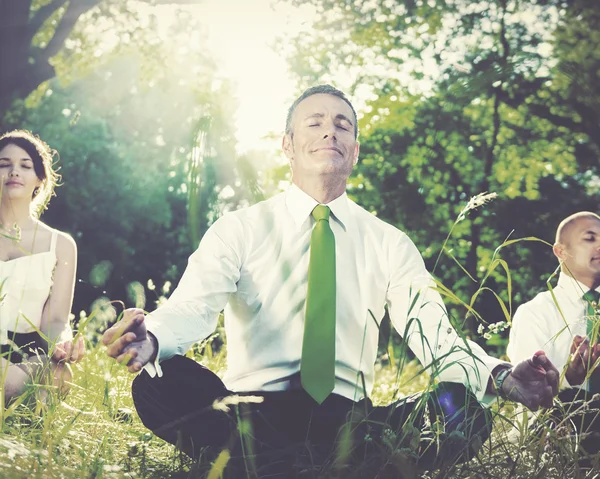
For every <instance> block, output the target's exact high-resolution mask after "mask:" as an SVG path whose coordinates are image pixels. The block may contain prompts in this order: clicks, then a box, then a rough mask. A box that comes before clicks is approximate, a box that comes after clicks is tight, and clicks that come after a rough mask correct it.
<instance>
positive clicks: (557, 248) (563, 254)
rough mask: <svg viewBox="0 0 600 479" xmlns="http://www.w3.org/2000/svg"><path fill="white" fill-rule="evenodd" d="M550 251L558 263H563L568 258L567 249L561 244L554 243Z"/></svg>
mask: <svg viewBox="0 0 600 479" xmlns="http://www.w3.org/2000/svg"><path fill="white" fill-rule="evenodd" d="M552 251H553V252H554V256H556V257H557V258H558V260H559V261H565V260H566V259H567V257H568V253H567V248H566V247H565V245H564V244H562V243H554V246H552Z"/></svg>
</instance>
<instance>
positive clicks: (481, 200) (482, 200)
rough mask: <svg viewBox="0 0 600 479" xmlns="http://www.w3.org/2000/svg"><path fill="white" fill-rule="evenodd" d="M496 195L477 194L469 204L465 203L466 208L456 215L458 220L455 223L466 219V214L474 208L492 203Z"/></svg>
mask: <svg viewBox="0 0 600 479" xmlns="http://www.w3.org/2000/svg"><path fill="white" fill-rule="evenodd" d="M497 196H498V195H497V194H496V193H488V192H487V191H485V192H483V193H479V194H478V195H475V196H473V197H472V198H471V199H470V200H469V202H468V203H467V206H465V207H464V208H463V210H462V211H461V212H460V214H459V215H458V219H457V220H456V221H462V220H464V219H465V218H466V216H467V213H468V212H469V211H471V210H474V209H476V208H479V207H480V206H483V205H485V204H486V203H487V202H489V201H492V200H493V199H495V198H496V197H497Z"/></svg>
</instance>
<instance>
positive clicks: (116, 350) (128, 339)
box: [106, 333, 135, 358]
mask: <svg viewBox="0 0 600 479" xmlns="http://www.w3.org/2000/svg"><path fill="white" fill-rule="evenodd" d="M133 341H135V334H134V333H127V334H125V335H123V336H121V337H119V338H118V339H115V340H114V341H113V342H112V343H110V344H109V346H108V348H107V349H106V354H108V355H109V356H110V357H111V358H116V357H118V356H119V355H121V354H122V353H123V351H124V349H125V347H126V346H127V345H129V344H131V343H132V342H133Z"/></svg>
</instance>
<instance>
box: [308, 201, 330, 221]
mask: <svg viewBox="0 0 600 479" xmlns="http://www.w3.org/2000/svg"><path fill="white" fill-rule="evenodd" d="M312 216H313V218H314V219H315V220H317V221H319V220H325V221H329V206H325V205H317V206H315V209H314V210H312Z"/></svg>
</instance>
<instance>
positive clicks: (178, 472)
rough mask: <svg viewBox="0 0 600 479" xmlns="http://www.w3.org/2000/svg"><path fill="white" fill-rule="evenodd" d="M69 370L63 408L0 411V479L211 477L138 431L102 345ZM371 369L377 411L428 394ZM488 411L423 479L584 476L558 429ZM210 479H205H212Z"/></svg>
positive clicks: (389, 369) (401, 467) (124, 388)
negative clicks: (528, 426)
mask: <svg viewBox="0 0 600 479" xmlns="http://www.w3.org/2000/svg"><path fill="white" fill-rule="evenodd" d="M224 359H225V352H224V351H219V352H216V353H214V354H213V353H212V350H210V348H209V349H208V351H207V354H204V355H203V362H204V363H205V364H206V365H207V366H208V367H210V368H212V369H213V370H215V371H217V372H219V373H220V372H222V370H223V365H224V362H225V361H224ZM74 370H75V374H76V378H75V381H74V384H73V387H72V389H71V392H70V394H69V396H68V397H67V399H66V400H65V401H62V402H60V401H56V400H55V398H53V397H52V395H51V399H50V401H48V404H47V405H46V406H44V407H41V406H40V404H39V403H37V404H35V402H34V399H35V398H34V396H35V388H32V389H31V390H30V391H28V393H26V395H27V396H28V398H26V399H29V402H30V405H29V406H25V405H24V403H25V402H27V401H24V402H23V403H22V404H20V405H19V406H17V407H14V408H8V409H6V410H5V414H4V420H3V423H2V432H1V434H0V477H2V478H66V479H71V478H86V479H89V478H126V477H128V478H188V477H190V478H191V477H200V473H199V471H200V470H202V471H208V470H210V467H211V465H210V464H206V463H205V464H201V466H200V467H198V466H194V465H193V464H192V463H191V462H190V461H189V460H188V459H187V458H185V457H182V455H181V454H179V453H178V452H177V451H176V450H175V448H174V447H173V446H171V445H168V444H166V443H165V442H164V441H162V440H161V439H158V438H156V437H154V436H153V435H152V434H151V433H150V432H148V431H147V430H146V429H145V428H144V426H143V425H142V424H141V422H140V421H139V419H138V418H137V415H136V414H135V411H134V408H133V404H132V401H131V394H130V385H131V381H132V379H133V376H132V375H130V374H129V373H128V372H127V371H126V370H125V369H124V368H122V367H120V366H118V365H117V364H116V363H115V362H114V361H112V360H109V359H108V358H107V357H106V356H105V354H104V348H103V347H102V346H99V345H98V346H94V347H92V348H91V350H88V354H87V356H86V358H85V359H84V360H83V361H82V362H81V363H79V364H77V365H76V366H75V368H74ZM376 370H377V379H376V385H375V388H374V391H373V395H372V399H373V401H374V402H375V403H376V404H387V403H389V402H390V401H392V399H393V396H394V394H395V393H396V392H397V389H398V388H399V389H400V392H401V393H402V394H410V393H413V392H416V391H420V390H424V389H426V388H427V386H428V378H427V376H426V375H425V374H422V375H420V376H418V377H416V378H415V374H416V373H417V372H418V371H419V370H420V366H419V365H418V364H417V363H415V362H411V363H408V364H405V365H404V367H403V370H402V372H401V373H399V372H398V370H397V368H396V367H395V366H394V363H393V361H385V362H384V365H382V363H381V362H379V363H378V364H377V367H376ZM32 401H33V403H32ZM493 409H494V411H495V412H496V419H495V424H496V431H495V433H494V434H493V436H492V438H493V439H492V440H491V441H488V442H487V443H486V444H485V445H484V447H483V448H482V451H481V453H480V454H479V456H478V457H477V458H475V459H473V460H472V461H470V462H469V463H466V464H462V465H458V466H455V467H453V468H450V469H446V470H443V471H432V472H427V473H424V474H423V475H422V477H428V478H434V477H460V478H467V477H469V478H479V477H481V478H494V479H499V478H502V479H504V478H510V477H515V478H516V477H523V478H530V477H531V478H534V477H538V478H545V477H549V478H553V477H556V478H562V479H564V478H569V477H582V478H583V477H590V478H591V477H593V476H592V475H590V474H585V473H584V472H581V471H578V469H577V466H576V465H575V464H574V462H573V461H574V459H576V458H577V455H578V453H577V452H576V451H574V450H573V443H574V441H572V440H570V439H569V438H566V437H565V434H566V433H567V432H568V431H567V430H566V429H565V430H564V431H562V432H560V431H559V432H558V433H557V432H553V431H549V433H548V436H547V439H546V440H541V439H539V438H537V437H533V436H531V435H527V434H525V433H524V431H525V428H523V427H521V428H520V429H519V427H518V426H519V422H518V421H519V420H520V419H519V418H520V417H522V416H515V414H514V412H515V409H514V407H513V406H512V405H510V404H509V405H504V407H503V408H502V409H500V410H497V408H493ZM509 422H510V423H512V424H509ZM565 424H566V423H565ZM513 425H514V426H516V427H514V426H513ZM509 432H510V433H509ZM509 437H512V442H511V441H510V440H509ZM404 452H406V451H404ZM402 454H403V452H402V451H400V450H392V449H390V451H389V456H390V457H389V461H390V463H391V464H392V467H395V466H394V465H397V475H394V476H393V477H400V478H408V477H418V476H417V475H416V474H415V473H412V472H411V471H410V469H409V468H407V467H406V463H405V460H406V457H405V456H406V454H405V456H404V457H403V456H402ZM359 467H360V466H359ZM365 467H367V466H365ZM369 467H372V464H370V465H369ZM215 472H216V470H213V476H212V477H215V478H217V477H219V476H218V474H215ZM334 472H335V474H334ZM371 472H373V471H372V470H371ZM319 476H324V477H345V476H344V475H343V474H342V475H340V474H339V473H337V472H336V471H335V470H334V468H333V466H332V468H331V470H330V471H325V472H321V473H320V474H312V473H307V474H306V476H303V477H319ZM374 477H376V475H374ZM382 477H383V476H382ZM386 477H387V476H386Z"/></svg>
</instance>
